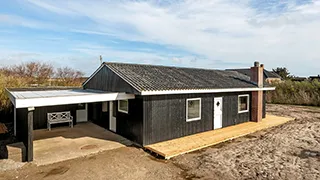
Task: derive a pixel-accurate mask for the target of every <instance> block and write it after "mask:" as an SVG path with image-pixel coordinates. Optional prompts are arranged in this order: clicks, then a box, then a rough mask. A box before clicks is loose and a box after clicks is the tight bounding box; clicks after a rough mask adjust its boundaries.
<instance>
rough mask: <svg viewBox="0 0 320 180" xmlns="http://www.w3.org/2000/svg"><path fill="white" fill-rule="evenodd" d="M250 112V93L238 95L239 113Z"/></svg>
mask: <svg viewBox="0 0 320 180" xmlns="http://www.w3.org/2000/svg"><path fill="white" fill-rule="evenodd" d="M245 112H249V94H246V95H239V97H238V113H245Z"/></svg>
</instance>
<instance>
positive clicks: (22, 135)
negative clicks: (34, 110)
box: [16, 108, 29, 161]
mask: <svg viewBox="0 0 320 180" xmlns="http://www.w3.org/2000/svg"><path fill="white" fill-rule="evenodd" d="M16 116H17V139H18V140H19V141H21V142H23V144H24V146H25V147H26V149H28V148H29V147H28V144H29V143H28V133H29V132H28V130H29V129H28V109H27V108H21V109H17V114H16ZM25 155H27V154H26V153H25ZM26 160H27V157H23V161H26Z"/></svg>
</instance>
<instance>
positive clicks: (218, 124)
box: [213, 97, 222, 129]
mask: <svg viewBox="0 0 320 180" xmlns="http://www.w3.org/2000/svg"><path fill="white" fill-rule="evenodd" d="M219 128H222V97H216V98H214V120H213V129H219Z"/></svg>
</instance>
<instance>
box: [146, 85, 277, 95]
mask: <svg viewBox="0 0 320 180" xmlns="http://www.w3.org/2000/svg"><path fill="white" fill-rule="evenodd" d="M275 89H276V88H275V87H264V88H228V89H196V90H164V91H141V95H142V96H148V95H165V94H192V93H223V92H249V91H270V90H275Z"/></svg>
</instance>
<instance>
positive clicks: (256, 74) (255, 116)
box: [250, 62, 264, 122]
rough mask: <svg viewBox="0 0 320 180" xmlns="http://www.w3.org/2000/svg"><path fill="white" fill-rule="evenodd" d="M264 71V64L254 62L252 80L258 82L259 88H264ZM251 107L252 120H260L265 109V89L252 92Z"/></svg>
mask: <svg viewBox="0 0 320 180" xmlns="http://www.w3.org/2000/svg"><path fill="white" fill-rule="evenodd" d="M263 71H264V65H263V64H261V65H260V63H259V62H254V66H253V67H251V78H250V80H251V81H252V82H254V83H256V84H257V86H258V87H259V88H263V81H264V80H263ZM251 107H252V108H251V121H254V122H260V121H261V120H262V111H263V110H262V109H263V91H253V92H252V98H251Z"/></svg>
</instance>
